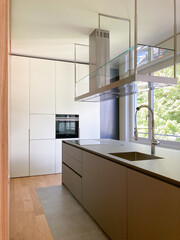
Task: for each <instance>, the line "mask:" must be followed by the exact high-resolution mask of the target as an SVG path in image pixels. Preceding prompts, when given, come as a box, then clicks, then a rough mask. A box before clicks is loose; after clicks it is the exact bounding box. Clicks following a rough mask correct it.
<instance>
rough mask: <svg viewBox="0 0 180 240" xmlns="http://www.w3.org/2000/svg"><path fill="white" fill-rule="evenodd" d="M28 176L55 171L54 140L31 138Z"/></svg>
mask: <svg viewBox="0 0 180 240" xmlns="http://www.w3.org/2000/svg"><path fill="white" fill-rule="evenodd" d="M30 148H31V151H30V158H31V161H30V176H34V175H44V174H53V173H55V172H56V169H55V168H56V163H55V140H54V139H52V140H31V147H30Z"/></svg>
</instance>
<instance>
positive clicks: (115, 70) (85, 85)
mask: <svg viewBox="0 0 180 240" xmlns="http://www.w3.org/2000/svg"><path fill="white" fill-rule="evenodd" d="M173 56H174V50H171V49H166V48H159V47H153V46H147V45H142V44H138V46H137V70H138V74H141V72H142V73H143V74H144V75H146V74H148V71H149V70H148V71H147V72H146V69H149V68H150V67H151V66H153V65H154V64H157V63H160V62H163V61H166V60H168V59H172V57H173ZM94 68H95V67H94ZM132 75H134V47H132V48H130V49H128V50H127V51H125V52H123V53H122V54H120V55H118V56H117V57H116V58H114V59H112V60H110V61H109V62H107V63H105V64H104V65H102V66H101V67H100V68H97V69H96V70H95V71H93V72H91V73H90V74H88V75H87V76H84V77H83V78H81V79H77V80H76V97H78V96H81V95H83V94H86V93H89V92H91V91H94V90H97V89H99V88H102V87H105V86H107V85H109V84H111V83H113V82H116V81H119V80H123V79H125V78H127V77H130V76H132ZM145 85H147V83H146V84H144V85H143V86H142V87H139V89H138V87H137V86H134V85H133V84H129V85H128V86H127V85H126V86H122V87H120V88H118V91H120V92H121V93H122V94H123V93H124V95H127V92H128V94H131V93H134V92H135V91H136V92H137V91H143V90H144V89H145ZM114 92H116V91H114ZM114 94H115V93H114ZM116 94H117V93H116Z"/></svg>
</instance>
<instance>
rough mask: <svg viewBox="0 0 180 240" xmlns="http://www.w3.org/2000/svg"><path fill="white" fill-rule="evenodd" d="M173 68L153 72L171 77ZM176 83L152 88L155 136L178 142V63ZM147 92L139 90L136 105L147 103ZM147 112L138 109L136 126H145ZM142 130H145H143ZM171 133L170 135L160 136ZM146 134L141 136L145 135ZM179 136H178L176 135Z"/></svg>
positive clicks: (179, 96)
mask: <svg viewBox="0 0 180 240" xmlns="http://www.w3.org/2000/svg"><path fill="white" fill-rule="evenodd" d="M173 74H174V68H173V67H169V68H165V69H162V70H160V71H158V72H155V73H154V75H155V76H164V77H173ZM177 78H178V84H177V85H174V86H171V87H165V88H160V89H155V90H154V116H155V134H157V135H156V138H158V139H162V140H171V141H178V142H180V64H178V65H177ZM147 101H148V95H147V92H140V93H138V96H137V105H138V106H139V105H142V104H145V103H146V104H147ZM146 115H147V112H145V111H144V112H143V111H139V113H138V127H140V128H141V127H147V126H148V122H147V117H146ZM143 132H147V130H146V131H143ZM158 134H162V135H171V136H161V135H158ZM145 136H147V135H144V136H141V137H145ZM177 136H179V137H177Z"/></svg>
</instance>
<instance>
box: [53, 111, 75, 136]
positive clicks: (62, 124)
mask: <svg viewBox="0 0 180 240" xmlns="http://www.w3.org/2000/svg"><path fill="white" fill-rule="evenodd" d="M56 138H79V115H74V114H57V115H56Z"/></svg>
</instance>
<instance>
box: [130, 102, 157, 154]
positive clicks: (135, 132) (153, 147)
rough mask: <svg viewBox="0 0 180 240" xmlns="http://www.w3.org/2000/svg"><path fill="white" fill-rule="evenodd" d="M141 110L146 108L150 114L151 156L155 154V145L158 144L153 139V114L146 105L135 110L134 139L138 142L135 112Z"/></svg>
mask: <svg viewBox="0 0 180 240" xmlns="http://www.w3.org/2000/svg"><path fill="white" fill-rule="evenodd" d="M141 108H147V109H149V111H150V113H151V119H152V120H151V137H152V139H151V154H155V145H158V144H159V142H158V141H157V140H156V139H155V137H154V112H153V110H152V108H151V107H149V106H148V105H141V106H139V107H137V108H136V113H135V127H134V139H135V140H136V141H137V140H138V128H137V112H138V111H139V110H140V109H141Z"/></svg>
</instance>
